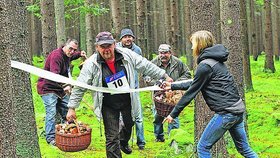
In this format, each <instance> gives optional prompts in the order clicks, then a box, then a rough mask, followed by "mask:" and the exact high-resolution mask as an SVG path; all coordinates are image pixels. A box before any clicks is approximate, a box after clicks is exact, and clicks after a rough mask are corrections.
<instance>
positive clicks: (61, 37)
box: [54, 0, 66, 47]
mask: <svg viewBox="0 0 280 158" xmlns="http://www.w3.org/2000/svg"><path fill="white" fill-rule="evenodd" d="M54 10H55V21H56V35H57V46H58V47H60V46H62V45H63V44H64V43H65V41H66V34H65V17H64V14H65V11H64V10H65V9H64V0H54Z"/></svg>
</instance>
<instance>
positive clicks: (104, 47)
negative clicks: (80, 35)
mask: <svg viewBox="0 0 280 158" xmlns="http://www.w3.org/2000/svg"><path fill="white" fill-rule="evenodd" d="M111 46H112V44H102V45H100V47H101V48H102V49H106V48H109V47H111Z"/></svg>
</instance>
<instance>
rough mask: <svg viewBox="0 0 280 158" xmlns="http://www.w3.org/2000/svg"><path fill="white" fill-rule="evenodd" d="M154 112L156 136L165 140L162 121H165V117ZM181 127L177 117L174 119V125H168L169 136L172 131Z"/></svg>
mask: <svg viewBox="0 0 280 158" xmlns="http://www.w3.org/2000/svg"><path fill="white" fill-rule="evenodd" d="M153 112H154V117H155V120H154V122H153V123H154V135H155V137H156V138H157V139H163V138H164V131H163V124H162V121H163V120H164V117H162V116H160V115H158V114H157V112H156V109H155V108H154V109H153ZM179 127H180V122H179V118H178V117H176V118H174V121H173V122H172V123H169V124H168V131H167V133H168V135H169V134H170V131H171V130H172V129H178V128H179Z"/></svg>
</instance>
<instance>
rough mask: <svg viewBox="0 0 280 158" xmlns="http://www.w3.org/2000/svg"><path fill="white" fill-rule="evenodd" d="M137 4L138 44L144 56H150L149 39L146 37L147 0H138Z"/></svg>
mask: <svg viewBox="0 0 280 158" xmlns="http://www.w3.org/2000/svg"><path fill="white" fill-rule="evenodd" d="M136 6H137V9H136V10H137V38H138V44H139V46H140V48H141V49H142V53H143V56H144V57H146V58H148V56H149V53H148V52H147V39H146V38H145V37H146V36H145V30H146V27H145V23H146V14H145V12H146V9H145V6H146V1H145V0H136Z"/></svg>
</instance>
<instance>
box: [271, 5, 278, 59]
mask: <svg viewBox="0 0 280 158" xmlns="http://www.w3.org/2000/svg"><path fill="white" fill-rule="evenodd" d="M277 2H278V0H272V4H273V5H272V8H271V12H272V40H273V54H274V56H275V59H277V58H278V59H279V41H278V39H279V31H280V29H279V28H278V26H279V25H278V24H279V23H278V16H279V14H277V13H278V11H277V10H278V9H279V8H276V7H278V6H277V4H278V3H277Z"/></svg>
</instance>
